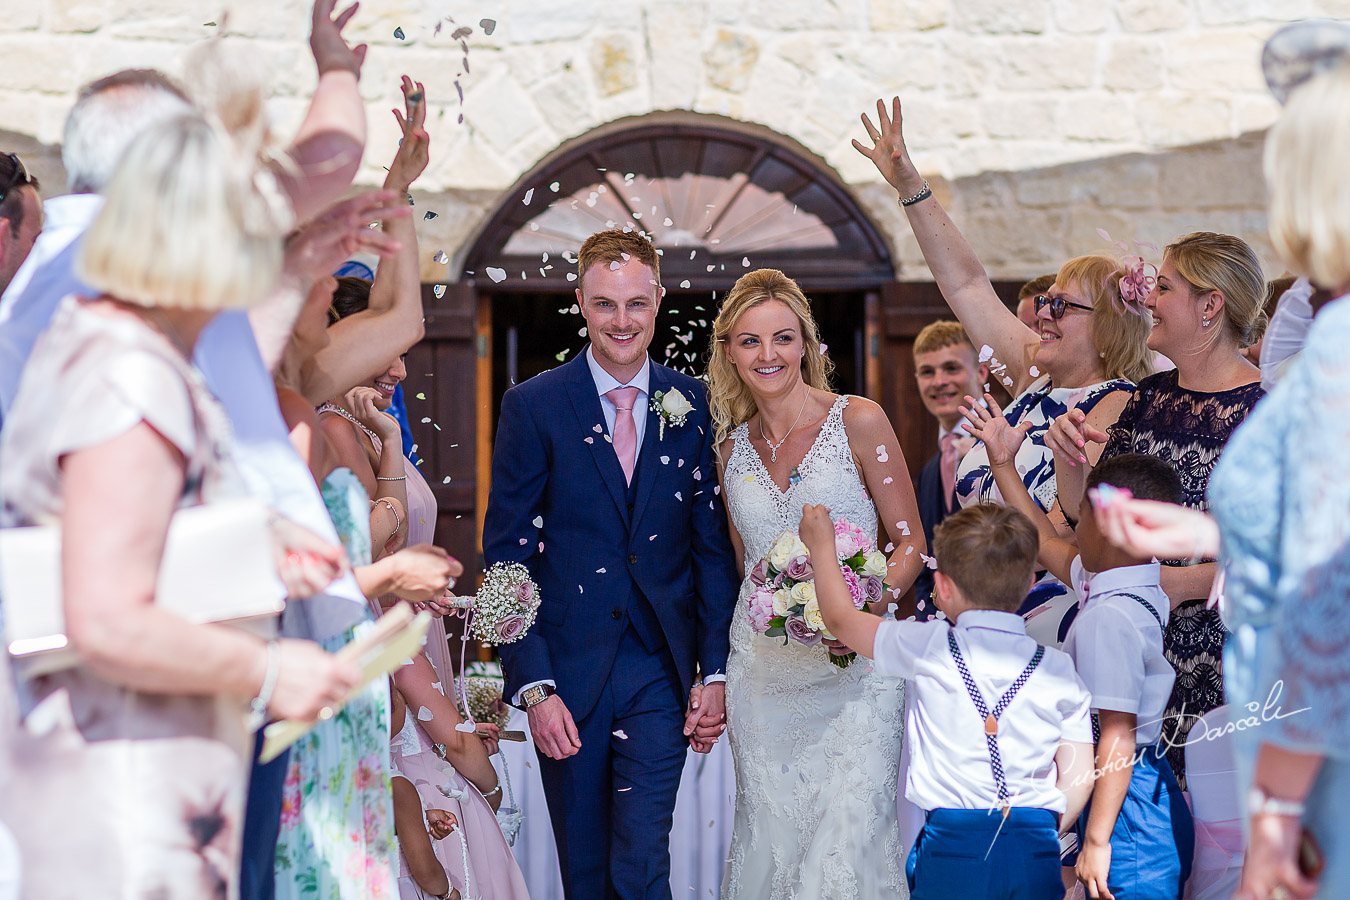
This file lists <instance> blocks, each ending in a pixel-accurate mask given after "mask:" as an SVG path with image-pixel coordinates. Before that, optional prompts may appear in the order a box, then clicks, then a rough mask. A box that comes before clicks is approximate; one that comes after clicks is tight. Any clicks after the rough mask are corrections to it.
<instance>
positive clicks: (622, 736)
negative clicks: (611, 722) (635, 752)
mask: <svg viewBox="0 0 1350 900" xmlns="http://www.w3.org/2000/svg"><path fill="white" fill-rule="evenodd" d="M611 733H612V734H613V735H614V736H615V737H616V738H618V739H619V740H621V741H626V740H628V735H626V734H624V733H623V729H622V728H616V729H615V730H614V731H613V732H611Z"/></svg>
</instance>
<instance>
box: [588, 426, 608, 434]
mask: <svg viewBox="0 0 1350 900" xmlns="http://www.w3.org/2000/svg"><path fill="white" fill-rule="evenodd" d="M591 431H594V432H595V433H596V434H604V431H605V429H604V428H603V427H602V426H600V425H592V426H591Z"/></svg>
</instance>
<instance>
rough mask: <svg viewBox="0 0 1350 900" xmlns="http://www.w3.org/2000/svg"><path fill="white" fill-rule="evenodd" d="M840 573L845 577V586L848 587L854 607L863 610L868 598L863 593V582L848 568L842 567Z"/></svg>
mask: <svg viewBox="0 0 1350 900" xmlns="http://www.w3.org/2000/svg"><path fill="white" fill-rule="evenodd" d="M839 571H840V573H842V574H843V576H844V584H846V585H848V595H849V596H850V597H852V598H853V605H854V606H856V607H857V608H858V609H862V608H863V605H864V604H866V602H867V596H866V595H865V594H864V592H863V586H862V582H861V581H860V580H859V579H858V573H857V572H855V571H853V570H852V569H850V568H849V567H848V566H840V567H839Z"/></svg>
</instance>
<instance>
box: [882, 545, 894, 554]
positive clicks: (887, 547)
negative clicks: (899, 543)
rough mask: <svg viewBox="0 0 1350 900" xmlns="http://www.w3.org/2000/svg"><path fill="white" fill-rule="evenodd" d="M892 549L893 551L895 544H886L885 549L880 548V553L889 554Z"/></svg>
mask: <svg viewBox="0 0 1350 900" xmlns="http://www.w3.org/2000/svg"><path fill="white" fill-rule="evenodd" d="M894 549H895V544H887V545H886V546H885V547H882V548H881V552H882V553H890V552H891V551H892V550H894Z"/></svg>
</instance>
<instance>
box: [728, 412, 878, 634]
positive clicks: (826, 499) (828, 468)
mask: <svg viewBox="0 0 1350 900" xmlns="http://www.w3.org/2000/svg"><path fill="white" fill-rule="evenodd" d="M847 407H848V397H840V398H839V399H838V400H836V401H835V402H834V406H832V407H830V412H829V414H828V415H826V416H825V422H824V423H823V424H822V425H821V426H820V433H819V434H818V435H817V436H816V440H815V443H813V444H812V445H811V449H810V450H808V451H806V456H805V457H803V458H802V461H801V464H800V465H798V466H797V472H798V474H799V475H801V480H800V481H798V482H797V483H796V484H791V485H788V489H787V491H786V492H783V491H780V490H779V489H778V485H776V484H774V481H773V478H771V477H770V476H769V470H768V469H767V468H765V466H764V461H763V460H762V459H760V456H759V452H758V451H757V450H755V447H754V445H753V444H751V443H750V430H749V425H747V424H745V423H742V424H741V426H740V427H739V428H737V429H736V430H735V431H733V432H732V433H731V436H732V439H733V440H734V441H735V444H734V445H733V447H732V450H731V458H730V459H728V460H727V468H726V472H725V473H724V475H723V480H724V481H725V482H726V489H727V506H728V507H730V509H731V521H732V522H733V523H734V524H735V526H736V530H737V531H738V532H740V535H741V541H742V543H743V544H744V545H745V571H744V572H743V573H741V574H742V575H748V574H750V570H751V569H752V568H754V565H755V563H757V562H759V560H761V559H762V558H763V557H764V555H765V554H767V553H768V552H769V548H770V547H772V546H773V542H774V541H775V540H777V539H778V536H779V535H780V534H782V533H783V532H784V531H796V530H797V524H798V523H799V522H800V521H801V518H802V506H803V505H804V504H807V503H823V504H826V505H827V506H829V507H830V514H831V516H832V517H833V518H834V519H848V520H849V521H850V522H852V523H853V524H854V525H857V526H858V527H859V528H861V529H862V530H863V531H865V532H866V533H867V535H868V537H870V538H871V539H872V541H873V542H874V543H875V541H876V538H877V508H876V505H875V504H874V503H873V502H872V498H871V497H869V496H868V494H867V489H866V488H865V487H863V483H862V479H861V478H860V477H859V475H858V468H857V466H855V465H854V464H853V453H852V451H851V450H850V449H849V446H848V435H847V434H845V433H844V410H845V409H846V408H847ZM733 631H734V629H733Z"/></svg>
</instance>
